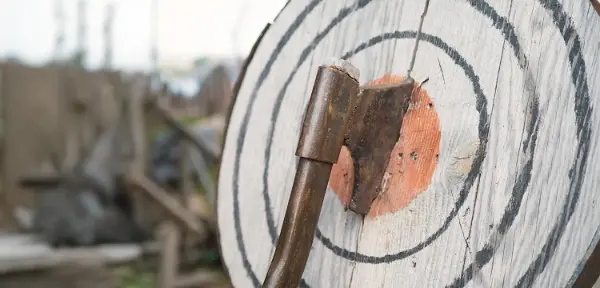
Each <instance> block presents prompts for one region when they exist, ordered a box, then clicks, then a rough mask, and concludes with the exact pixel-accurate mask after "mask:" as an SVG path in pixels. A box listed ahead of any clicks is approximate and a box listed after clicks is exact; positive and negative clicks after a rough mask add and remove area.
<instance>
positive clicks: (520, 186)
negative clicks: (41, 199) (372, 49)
mask: <svg viewBox="0 0 600 288" xmlns="http://www.w3.org/2000/svg"><path fill="white" fill-rule="evenodd" d="M539 1H540V3H541V4H542V6H544V8H546V9H547V10H548V11H549V12H551V14H552V16H553V22H554V24H555V25H556V27H557V28H558V29H559V31H560V32H561V34H562V35H563V38H564V39H565V44H567V41H569V40H571V41H572V43H573V45H572V46H570V49H569V63H570V65H571V69H572V71H571V76H572V77H571V79H572V82H573V84H574V85H575V87H577V90H576V93H575V113H576V125H577V138H578V140H579V141H578V145H577V160H576V161H574V163H573V166H572V169H571V172H570V173H569V178H570V179H571V184H570V188H569V194H568V196H567V201H565V205H564V206H563V210H562V212H561V217H559V222H558V223H557V225H556V226H555V227H554V228H553V229H552V231H551V233H550V236H549V237H548V240H547V242H546V243H545V245H544V247H543V249H542V251H541V253H540V254H539V255H538V257H537V259H536V260H535V261H534V263H532V265H531V266H530V267H529V269H528V270H527V272H526V273H525V274H524V275H523V277H522V278H521V280H520V281H519V284H518V286H523V285H527V284H530V283H532V282H533V281H534V280H535V277H536V276H537V275H539V274H540V273H541V271H543V268H544V267H545V266H546V265H547V263H548V262H549V260H550V258H551V257H542V256H545V255H551V254H552V252H553V251H554V250H555V249H556V246H557V245H558V240H559V239H560V238H561V237H562V234H563V232H564V229H565V226H566V224H567V223H568V221H569V220H570V218H571V216H572V214H573V212H574V208H575V205H576V203H577V201H578V198H579V190H580V187H581V184H582V182H583V173H582V172H583V170H584V168H585V166H586V163H587V158H588V154H589V138H590V134H591V131H592V129H591V123H590V113H591V111H592V109H591V106H590V99H589V90H588V85H587V79H586V77H587V74H586V71H585V63H584V61H583V58H582V55H581V41H580V39H579V36H578V35H577V33H576V31H575V29H574V27H573V25H572V21H571V19H570V18H569V17H568V15H566V13H565V12H564V11H563V8H562V5H561V4H560V3H558V2H557V1H556V0H539ZM320 2H321V1H320V0H315V1H312V2H311V3H310V4H309V6H307V8H306V9H305V10H304V11H303V12H302V13H301V14H300V15H299V16H298V18H297V19H296V20H295V21H294V24H295V25H294V24H293V25H292V26H291V27H290V29H288V31H287V32H286V35H284V37H282V39H281V41H280V43H278V45H277V49H276V50H275V51H274V52H273V54H272V55H271V57H270V59H269V62H268V63H267V65H266V66H265V68H264V70H263V72H262V73H261V75H260V78H259V81H258V82H257V83H256V86H255V88H254V90H253V93H252V95H251V96H250V97H251V98H250V103H249V105H248V110H247V111H246V115H245V117H244V119H245V120H247V119H248V118H249V116H250V111H251V110H252V107H253V105H254V100H255V98H256V93H257V90H258V89H259V88H260V86H261V85H262V82H263V81H264V80H265V79H266V77H267V76H268V74H269V72H270V69H271V66H272V64H273V62H274V61H275V59H276V58H277V54H278V53H279V51H280V50H281V49H282V48H283V46H285V43H286V42H287V40H288V39H289V37H291V34H293V33H294V31H295V30H296V28H297V27H298V26H299V23H301V22H302V21H303V19H304V18H305V17H306V15H307V14H308V13H309V12H310V11H311V10H312V9H313V8H314V7H315V6H316V5H317V4H319V3H320ZM370 2H371V1H370V0H363V1H359V2H358V3H357V4H358V5H357V6H356V7H352V8H353V9H352V12H354V11H357V10H359V9H361V8H363V7H365V6H366V5H367V4H368V3H370ZM469 3H470V4H471V5H472V7H473V8H475V9H476V10H477V11H479V12H480V13H482V14H483V15H485V16H487V17H489V18H490V20H491V21H492V22H493V24H494V27H495V28H497V29H498V30H500V31H501V32H502V35H503V36H504V37H505V39H506V40H507V42H508V43H509V44H510V46H511V47H512V49H513V52H514V54H515V55H516V56H517V59H520V60H521V61H520V63H519V64H520V66H521V68H522V69H528V66H529V65H528V62H527V58H526V57H524V58H519V57H520V56H521V57H522V56H524V55H522V52H521V51H520V46H519V44H518V39H517V36H516V34H515V30H514V26H513V25H512V24H510V23H509V22H508V20H507V19H506V18H505V17H501V16H499V15H498V13H497V12H496V11H495V10H494V9H493V8H492V7H491V6H490V5H489V4H488V3H487V2H485V1H484V0H471V1H469ZM350 13H351V12H350V11H349V9H348V8H346V9H343V10H342V11H341V12H340V14H338V16H337V17H336V18H334V20H333V21H332V22H331V23H330V24H329V25H328V26H327V27H326V28H325V29H324V31H323V32H321V33H319V34H318V35H317V37H316V38H315V41H313V45H314V44H315V43H318V42H319V41H320V40H322V39H323V38H324V36H325V35H326V34H327V33H329V31H330V30H331V29H332V27H333V26H335V25H337V24H338V23H339V22H340V21H341V20H342V19H343V18H345V17H346V16H348V15H349V14H350ZM285 36H287V37H285ZM309 53H310V51H308V52H307V50H306V49H305V50H304V51H303V53H302V54H301V56H302V55H308V54H309ZM287 84H288V83H287V82H286V85H287ZM279 96H281V95H279ZM281 102H282V97H278V99H277V102H276V103H275V110H274V115H277V114H276V113H275V111H276V110H279V108H280V106H281ZM532 104H533V107H532V108H533V109H532V114H533V115H535V116H536V117H537V113H538V112H539V107H538V105H539V104H538V101H537V99H534V101H533V102H532ZM275 118H276V116H275ZM272 120H275V119H272ZM273 122H274V121H273ZM242 123H243V124H242V127H241V129H240V134H239V137H238V143H237V144H238V147H237V151H236V152H237V153H236V158H235V165H234V179H233V181H234V191H233V198H234V220H235V222H236V223H235V226H236V227H235V228H236V229H235V230H236V237H237V241H238V248H239V250H240V254H241V255H242V260H243V262H244V267H245V268H246V271H247V272H248V274H249V276H250V278H251V279H252V282H253V284H255V286H260V283H259V281H258V279H257V278H256V275H255V274H254V272H253V271H252V268H251V266H250V263H249V261H248V259H247V255H246V253H245V247H244V245H243V235H242V234H241V227H240V224H239V203H238V197H237V196H238V194H239V187H238V186H237V184H238V183H237V182H238V177H239V159H240V154H241V148H242V147H243V142H244V138H245V134H246V132H247V124H245V123H247V121H244V122H242ZM483 124H487V123H483ZM529 124H530V125H529V126H528V131H530V132H531V133H530V134H529V137H527V138H526V139H525V141H524V143H523V149H524V150H527V149H529V152H530V154H531V156H532V155H533V151H534V149H535V141H536V137H537V131H538V127H539V125H538V123H537V121H531V123H529ZM481 125H482V123H481V122H480V127H481ZM272 127H273V126H272ZM272 127H271V128H270V130H269V132H270V133H269V134H270V135H271V136H272V134H273V128H272ZM270 139H272V137H271V138H270ZM269 145H270V144H269ZM482 146H483V145H482ZM268 153H269V150H268V149H267V153H266V155H265V158H267V157H269V156H267V155H268ZM266 160H267V161H266V165H268V163H269V161H268V158H267V159H266ZM524 167H525V170H526V171H525V172H526V173H524V174H521V175H519V176H518V177H517V179H518V180H517V185H515V189H513V196H512V199H511V202H510V203H511V205H509V206H510V207H515V206H517V207H518V206H520V201H521V200H522V197H523V194H524V191H525V190H526V188H527V185H528V183H529V179H530V177H531V168H532V161H528V163H527V164H526V165H525V166H524ZM265 170H266V171H268V169H265ZM264 180H265V182H266V178H265V179H264ZM265 187H266V186H265ZM517 190H520V191H522V193H515V191H517ZM517 192H518V191H517ZM263 194H264V195H266V198H268V193H263ZM267 204H269V203H267ZM266 207H267V209H266V210H267V211H268V212H267V213H270V208H269V207H270V205H267V206H266ZM517 210H518V209H517ZM267 215H268V214H267ZM515 217H516V213H514V214H509V213H505V214H504V215H503V218H502V221H501V225H499V228H498V232H499V233H500V234H501V235H504V233H506V231H507V230H508V228H509V227H510V226H511V225H512V222H513V221H514V218H515ZM272 220H273V219H272V217H271V221H272ZM267 221H268V222H269V217H267ZM272 228H273V229H272ZM274 228H275V226H274V224H273V225H269V231H270V234H271V235H274V233H272V230H275V229H274ZM272 237H273V236H272ZM494 250H495V248H494V247H493V246H491V245H486V246H484V249H482V250H481V251H478V252H477V253H476V257H475V259H476V261H475V263H472V264H471V265H470V267H468V268H467V270H465V271H464V272H463V273H462V275H461V276H460V277H459V278H457V279H456V280H455V281H454V283H453V284H452V286H463V285H464V284H465V283H467V282H468V281H469V280H470V279H471V278H472V275H473V270H474V268H475V266H478V267H481V266H483V265H485V264H486V263H487V262H488V261H489V260H490V259H491V257H492V256H493V253H494ZM549 253H550V254H549Z"/></svg>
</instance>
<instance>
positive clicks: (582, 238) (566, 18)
mask: <svg viewBox="0 0 600 288" xmlns="http://www.w3.org/2000/svg"><path fill="white" fill-rule="evenodd" d="M424 2H425V1H406V0H381V1H374V0H365V1H359V4H358V5H357V1H354V0H343V1H337V2H335V3H333V2H329V1H313V2H311V3H310V4H309V3H308V2H307V1H301V0H292V1H290V2H289V3H288V4H287V6H286V7H285V8H284V10H283V11H282V12H281V13H280V16H279V17H277V18H276V20H275V21H274V23H273V24H272V25H271V27H270V29H269V31H267V33H266V34H265V36H264V38H263V40H262V42H261V44H260V45H259V47H258V48H257V50H256V52H255V54H254V56H253V59H252V61H251V62H250V64H249V66H248V70H247V72H246V75H245V77H244V82H243V83H242V84H241V88H240V91H239V94H238V97H237V99H238V100H237V101H236V104H235V107H234V108H233V112H232V116H231V122H230V125H229V127H228V133H227V135H226V138H227V141H226V144H225V148H224V150H223V153H222V155H223V159H222V162H221V168H220V176H219V191H218V195H219V197H218V200H217V201H218V205H217V206H218V221H219V235H220V241H221V247H222V248H223V249H221V251H222V254H223V258H224V262H225V263H226V265H227V268H228V272H229V274H230V276H231V278H232V281H233V284H234V286H236V287H256V286H260V284H261V283H262V281H263V279H264V277H265V274H266V272H267V268H268V265H269V263H270V260H271V258H272V257H273V255H272V253H273V247H274V245H275V243H276V240H277V239H278V237H279V231H280V229H281V225H282V221H283V216H284V215H285V210H286V204H287V203H288V198H289V193H290V190H291V187H292V182H293V180H294V177H293V176H294V174H295V172H296V171H295V167H296V164H297V163H296V162H297V157H296V156H295V155H294V152H295V150H296V146H297V143H298V137H299V134H300V129H301V127H302V121H303V119H304V113H305V111H306V105H307V103H308V99H309V95H310V90H309V89H310V88H311V87H312V84H313V81H314V79H315V74H316V72H317V69H316V66H315V65H318V64H319V63H322V62H323V61H324V60H325V59H326V58H329V57H331V56H333V57H339V58H344V59H347V60H348V61H350V62H351V63H352V64H353V65H354V66H356V67H357V68H358V69H359V70H360V71H361V78H360V82H361V84H365V83H368V82H371V81H373V82H375V84H387V83H391V82H394V81H397V80H398V79H399V78H400V77H401V76H402V75H405V74H406V71H407V70H408V66H409V63H410V60H411V59H410V57H411V55H412V48H413V46H414V41H415V38H416V30H417V28H418V25H419V20H420V16H421V12H422V11H423V4H424ZM592 31H600V17H598V15H597V13H596V11H595V10H594V8H593V7H592V4H591V2H590V1H578V0H525V1H500V2H498V1H489V0H470V1H458V2H453V1H438V2H434V1H432V3H431V5H430V7H429V11H428V13H427V17H426V18H425V22H424V24H423V34H422V35H421V44H420V45H419V50H418V53H417V58H416V62H415V67H414V70H413V71H412V74H411V75H412V77H414V78H415V80H416V81H417V82H419V83H420V85H422V86H420V88H419V89H416V90H415V91H413V95H412V99H411V104H410V106H409V109H408V111H407V113H406V115H405V116H404V117H403V118H402V119H398V121H402V129H401V131H400V137H399V138H398V141H397V142H396V145H395V147H394V150H393V151H392V153H391V154H390V157H389V161H387V163H379V164H381V165H383V166H384V167H386V174H384V176H383V177H382V179H376V181H378V182H380V183H381V184H380V186H379V190H378V191H376V194H377V196H376V198H375V200H374V201H373V203H372V205H371V207H370V210H369V211H368V213H367V215H366V216H362V215H358V214H355V213H353V212H351V211H349V210H345V209H344V206H345V205H344V201H346V199H347V198H346V197H347V195H348V193H350V194H351V193H352V192H353V191H354V188H353V187H354V184H355V181H361V180H360V179H358V180H357V179H356V178H355V177H354V176H355V175H356V173H357V170H355V169H354V168H355V164H356V163H354V160H353V158H352V155H350V154H349V153H346V154H341V156H340V157H339V158H338V162H337V164H336V165H335V166H334V169H333V172H335V173H333V172H332V174H334V175H333V176H332V177H331V178H330V182H329V187H328V191H327V193H326V195H325V201H324V204H323V209H322V210H321V213H320V218H319V223H318V227H317V231H316V234H315V240H314V241H313V246H312V250H311V253H310V256H309V259H308V263H307V266H306V268H305V270H304V274H303V279H302V282H301V286H305V287H306V286H308V287H370V286H385V287H396V286H398V285H402V286H405V287H444V286H448V287H464V286H468V287H471V286H473V287H498V286H502V287H504V286H507V287H512V286H518V287H564V286H566V287H569V286H570V285H571V284H572V283H574V280H575V279H576V278H577V276H578V274H579V271H580V268H581V267H583V264H584V263H585V262H586V261H587V258H588V256H587V255H589V253H588V251H589V250H590V249H591V248H593V247H595V246H596V245H597V244H598V242H599V240H600V236H598V232H597V230H598V227H600V213H597V205H596V204H595V203H598V201H600V193H597V191H598V189H599V187H600V182H598V181H597V180H596V179H597V178H598V177H597V175H600V165H598V163H600V153H598V147H600V146H599V145H600V134H599V133H598V131H599V130H598V129H599V128H598V127H600V121H599V120H598V119H600V112H598V109H594V107H596V108H597V106H598V103H600V73H598V71H599V69H600V64H599V63H600V54H599V53H598V52H597V47H598V45H600V34H599V33H596V32H592ZM425 79H428V81H424V80H425ZM346 152H347V151H346ZM342 153H344V150H342ZM357 167H359V166H357ZM359 168H360V167H359ZM336 171H337V172H336Z"/></svg>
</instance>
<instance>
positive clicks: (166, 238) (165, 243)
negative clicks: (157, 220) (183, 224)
mask: <svg viewBox="0 0 600 288" xmlns="http://www.w3.org/2000/svg"><path fill="white" fill-rule="evenodd" d="M159 233H160V237H161V240H160V241H161V246H162V247H161V249H160V250H161V255H160V256H161V261H160V268H159V272H158V287H161V288H172V287H175V283H176V279H177V274H178V273H177V272H178V269H179V242H180V238H181V237H180V231H179V228H178V227H177V226H176V225H175V224H174V223H173V222H171V221H167V222H165V223H164V224H163V225H162V226H161V227H160V231H159Z"/></svg>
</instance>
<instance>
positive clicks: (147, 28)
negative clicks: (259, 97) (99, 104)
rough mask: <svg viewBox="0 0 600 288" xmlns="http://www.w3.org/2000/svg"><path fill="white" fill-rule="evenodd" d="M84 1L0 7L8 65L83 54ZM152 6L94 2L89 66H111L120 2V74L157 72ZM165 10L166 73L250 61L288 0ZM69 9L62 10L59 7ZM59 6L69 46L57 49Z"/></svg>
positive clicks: (0, 1)
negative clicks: (202, 63)
mask: <svg viewBox="0 0 600 288" xmlns="http://www.w3.org/2000/svg"><path fill="white" fill-rule="evenodd" d="M78 1H79V0H0V58H5V57H17V58H19V59H21V60H24V61H25V62H27V63H30V64H32V65H41V64H43V63H46V62H47V61H49V60H51V59H52V57H54V56H55V55H57V57H67V56H69V55H72V53H73V51H75V48H76V34H77V6H78V5H77V4H78ZM152 1H153V0H87V1H86V3H87V5H86V8H87V9H86V13H87V21H86V26H87V30H86V31H87V37H86V38H87V41H86V45H87V51H88V58H87V62H86V64H87V65H86V66H87V67H88V68H91V69H94V68H99V67H101V66H102V64H103V62H104V60H103V59H104V36H103V25H104V24H103V23H104V18H105V14H106V6H107V5H108V3H114V5H115V16H114V22H113V36H112V42H113V67H115V68H118V69H122V70H128V71H132V70H133V71H136V70H137V71H139V70H142V71H149V70H150V69H151V68H152V62H151V52H150V51H151V47H152V39H153V37H152V27H153V26H152V20H153V17H152V15H153V14H152ZM154 1H156V5H157V7H158V9H157V11H158V13H157V17H156V18H155V19H157V21H156V32H157V35H156V39H157V41H156V42H157V48H158V56H159V65H160V66H166V65H168V66H173V65H186V64H189V63H190V62H191V61H193V59H196V58H198V57H204V56H209V57H214V56H225V57H227V56H233V55H245V54H246V53H247V52H249V50H250V48H251V47H252V44H253V43H254V41H255V39H256V37H258V35H259V33H260V32H261V30H262V29H263V27H264V26H265V24H266V23H268V22H271V21H272V20H273V18H274V17H275V16H276V15H277V13H279V11H280V10H281V8H282V7H283V5H284V4H285V2H286V0H219V1H215V0H154ZM59 3H61V4H59ZM57 5H61V7H63V10H62V11H63V13H64V15H65V16H64V19H65V20H64V21H65V25H64V28H65V40H64V41H65V42H64V46H63V48H62V49H61V51H60V53H55V51H54V50H55V49H54V46H55V45H54V43H55V37H56V35H57V31H58V27H59V25H58V24H57V21H56V17H55V14H56V11H57V10H58V9H56V8H55V7H57Z"/></svg>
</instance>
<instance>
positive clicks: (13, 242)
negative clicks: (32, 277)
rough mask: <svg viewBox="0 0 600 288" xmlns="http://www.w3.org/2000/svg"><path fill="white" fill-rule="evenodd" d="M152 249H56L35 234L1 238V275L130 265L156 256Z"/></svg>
mask: <svg viewBox="0 0 600 288" xmlns="http://www.w3.org/2000/svg"><path fill="white" fill-rule="evenodd" d="M151 246H152V245H151V244H148V245H146V246H143V245H138V244H114V245H101V246H97V247H93V248H71V249H54V248H52V247H50V246H49V245H48V244H47V243H44V242H42V241H41V240H40V239H38V238H37V237H36V236H34V235H28V234H12V235H0V275H4V274H7V273H15V272H24V271H34V270H45V269H50V268H54V267H59V266H62V265H67V264H75V263H97V264H122V263H128V262H133V261H134V260H137V259H139V258H140V257H141V256H142V255H143V254H144V253H146V252H152V253H156V250H157V249H156V247H151ZM149 250H152V251H149Z"/></svg>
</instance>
